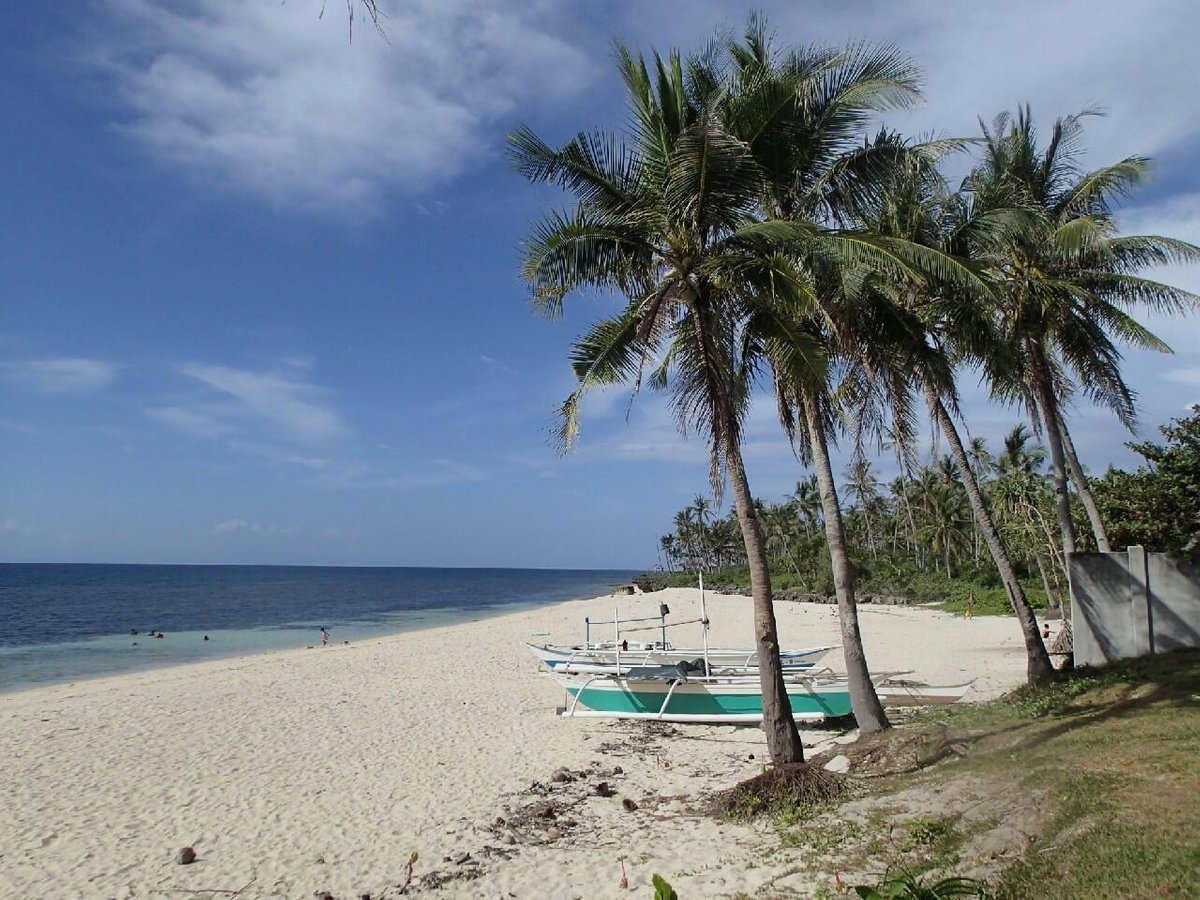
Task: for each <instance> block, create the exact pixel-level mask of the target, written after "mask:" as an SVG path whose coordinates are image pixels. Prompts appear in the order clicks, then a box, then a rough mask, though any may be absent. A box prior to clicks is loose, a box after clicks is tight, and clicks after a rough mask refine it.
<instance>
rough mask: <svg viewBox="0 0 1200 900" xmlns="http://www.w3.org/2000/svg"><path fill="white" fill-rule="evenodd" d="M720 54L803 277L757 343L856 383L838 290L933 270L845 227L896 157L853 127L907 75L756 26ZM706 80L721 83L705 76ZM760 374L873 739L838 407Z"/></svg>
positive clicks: (738, 126)
mask: <svg viewBox="0 0 1200 900" xmlns="http://www.w3.org/2000/svg"><path fill="white" fill-rule="evenodd" d="M727 49H728V50H729V53H730V55H731V56H732V59H733V78H732V85H731V88H730V97H731V100H730V103H729V104H728V105H727V107H726V120H727V122H728V123H729V130H730V131H731V132H733V133H734V134H736V135H738V136H739V137H741V138H742V140H743V141H744V142H745V143H746V145H747V146H748V147H749V148H750V152H751V153H752V154H753V156H754V158H755V159H756V160H757V162H758V163H759V165H760V166H761V168H762V171H763V173H764V178H763V181H762V185H761V187H762V193H761V195H760V204H761V207H762V211H763V216H764V217H765V218H767V219H769V220H772V221H775V222H781V223H782V222H787V223H791V224H792V225H793V226H798V228H799V230H800V231H801V232H802V233H804V234H806V235H807V239H805V240H797V241H795V242H793V246H791V247H790V248H789V253H790V254H791V255H792V256H793V257H794V258H795V259H796V260H797V263H798V266H799V272H800V274H801V275H802V276H803V283H802V285H801V287H802V288H803V289H804V290H805V291H807V292H808V293H809V294H810V296H811V297H812V301H813V303H814V309H813V313H812V314H811V315H808V316H806V317H803V318H797V319H796V320H795V321H794V322H792V323H791V324H790V325H789V326H787V327H786V328H785V329H783V330H781V329H780V328H779V323H778V322H777V321H772V322H771V323H769V324H770V328H767V329H764V331H762V332H761V333H760V339H761V340H762V341H763V343H764V345H765V346H766V347H767V348H768V351H771V350H778V349H780V348H781V347H782V348H787V347H788V346H794V345H796V344H799V345H801V346H803V345H807V344H812V343H816V344H818V345H819V346H821V347H824V348H825V350H826V354H827V355H829V356H830V357H831V359H833V360H836V361H837V363H838V365H839V367H841V368H842V369H843V370H844V371H849V372H850V376H851V377H850V381H852V382H853V381H854V380H856V379H857V380H858V381H859V383H865V381H866V380H869V373H868V372H867V371H866V370H867V369H869V368H871V366H870V365H869V364H866V363H865V357H867V356H870V354H871V353H872V352H874V346H873V345H874V344H875V340H874V337H872V336H868V335H867V333H866V332H867V328H865V327H864V322H865V321H866V319H868V318H871V317H870V316H864V315H863V312H864V308H863V306H862V305H861V304H860V303H857V302H856V301H857V300H858V299H860V298H856V297H852V296H850V295H848V294H847V293H846V288H847V286H848V284H850V283H851V282H852V281H853V280H854V279H855V278H856V277H859V276H861V274H862V273H863V272H864V271H883V272H891V273H896V272H898V271H908V270H909V269H910V267H912V266H913V265H914V263H915V262H917V261H918V260H919V261H920V262H922V263H925V264H928V263H932V265H933V266H934V267H935V268H937V267H941V265H942V264H941V262H940V261H936V260H931V259H930V257H928V256H926V255H922V254H920V253H917V252H916V250H917V248H912V247H908V246H906V245H905V246H901V245H900V244H896V243H889V242H881V241H875V240H873V239H872V238H871V236H870V235H866V234H864V233H862V232H861V231H860V230H856V229H852V228H848V227H847V226H848V225H850V224H852V222H850V221H849V220H850V218H851V213H852V210H853V207H854V205H855V203H857V202H858V201H859V200H861V198H862V197H863V196H864V195H869V194H870V193H871V191H872V190H873V188H874V181H875V179H876V178H877V177H878V174H879V172H880V171H881V170H883V169H884V168H886V166H887V165H889V164H890V162H891V161H892V160H893V159H894V158H895V157H896V155H897V154H896V148H895V147H894V146H891V145H873V144H867V145H865V146H864V145H863V143H862V138H863V134H864V129H865V126H866V124H867V123H868V121H869V120H870V118H871V117H872V116H873V115H875V114H876V113H878V112H879V111H881V110H886V109H890V108H895V107H901V106H906V105H909V104H911V103H913V102H915V101H916V100H918V99H919V96H920V94H919V91H918V89H917V73H916V70H915V67H914V66H913V65H912V63H911V62H910V61H909V60H908V59H907V58H906V57H905V56H904V55H903V54H901V53H900V52H899V51H897V50H895V49H894V48H890V47H871V46H866V45H859V46H853V47H849V48H846V49H842V50H821V49H810V50H807V51H804V52H803V53H800V52H791V53H786V54H777V53H776V52H775V51H774V49H773V48H772V46H771V40H770V37H769V35H768V33H767V30H766V25H765V22H764V21H763V20H762V19H761V18H757V17H755V18H752V19H751V21H750V24H749V26H748V28H747V30H746V34H745V36H744V39H743V40H742V41H741V42H730V44H729V45H728V47H727ZM709 78H710V80H712V81H714V82H717V83H719V82H720V81H721V75H720V73H713V72H712V70H710V75H709ZM914 257H915V258H914ZM872 324H878V323H877V322H873V323H872ZM868 327H869V326H868ZM768 355H770V353H768ZM771 364H772V366H773V374H774V377H775V384H776V395H777V400H778V401H779V409H780V417H781V421H782V423H783V425H784V428H785V430H786V431H787V433H788V435H789V437H790V438H792V439H793V440H794V441H796V440H799V441H802V444H801V445H800V447H799V449H800V452H801V456H802V457H803V458H805V459H806V460H809V461H811V465H812V468H813V472H814V475H815V477H816V479H817V483H818V485H819V488H820V493H821V501H822V508H823V514H824V524H825V536H826V544H827V546H828V551H829V554H830V561H831V567H832V572H833V580H834V585H835V589H836V593H837V598H838V613H839V619H840V621H841V628H842V647H843V653H844V655H845V661H846V669H847V675H848V677H849V680H850V689H851V699H852V701H853V706H854V714H855V717H856V719H857V720H858V723H859V726H860V728H861V729H862V730H863V731H864V732H868V733H869V732H872V731H878V730H881V729H883V728H886V727H888V721H887V717H886V715H885V714H884V711H883V707H882V705H881V704H880V703H879V699H878V696H877V695H876V693H875V690H874V687H873V685H872V683H871V680H870V675H869V673H868V670H867V664H866V656H865V653H864V651H863V646H862V635H861V632H860V629H859V625H858V612H857V607H856V598H855V589H854V568H853V565H852V563H851V562H850V557H849V554H848V552H847V549H846V543H845V533H844V531H845V530H844V524H843V521H842V514H841V509H840V505H839V503H838V498H837V488H836V485H835V483H834V479H833V472H832V468H831V465H830V459H829V442H830V440H831V439H832V437H833V435H834V429H835V423H836V421H837V417H838V412H839V401H838V400H837V399H836V398H835V396H834V388H833V386H832V385H831V383H830V382H829V380H828V379H826V378H816V379H814V378H813V377H812V372H811V370H810V371H807V372H803V373H796V372H793V371H789V360H788V359H787V358H786V357H783V358H780V357H778V356H773V357H772V358H771ZM856 437H857V435H856Z"/></svg>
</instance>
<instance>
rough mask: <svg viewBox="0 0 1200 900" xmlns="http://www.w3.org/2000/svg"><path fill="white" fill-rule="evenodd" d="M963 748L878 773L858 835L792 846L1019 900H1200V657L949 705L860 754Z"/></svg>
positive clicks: (816, 826) (832, 830) (831, 831)
mask: <svg viewBox="0 0 1200 900" xmlns="http://www.w3.org/2000/svg"><path fill="white" fill-rule="evenodd" d="M947 741H949V742H952V743H953V745H954V746H955V747H962V748H965V752H964V753H962V754H961V755H959V754H956V755H955V757H954V758H955V759H956V762H954V763H953V764H952V765H947V764H938V763H936V762H934V764H933V765H932V767H930V768H919V770H918V771H916V772H911V773H909V774H901V775H897V776H895V777H887V778H876V779H873V780H872V781H871V782H870V783H871V785H872V790H873V791H874V794H873V796H871V797H870V798H869V799H868V800H865V801H861V802H857V803H856V804H855V809H856V812H855V814H854V815H855V816H856V818H857V820H858V821H861V822H862V823H863V824H862V825H861V826H855V828H856V830H855V831H854V832H853V834H852V837H853V841H851V840H850V839H849V838H850V837H851V835H850V834H849V833H847V834H846V836H845V837H844V838H843V839H840V840H837V838H839V837H841V834H840V832H839V827H840V826H839V825H836V824H835V825H832V826H831V825H830V824H829V823H830V822H837V821H838V820H837V819H836V816H837V815H838V813H837V812H833V813H827V814H824V815H822V816H820V817H819V819H817V820H816V821H815V822H813V823H811V824H810V826H809V829H808V830H809V831H811V832H812V833H813V835H814V837H812V838H811V839H807V840H804V841H803V842H801V841H799V840H797V839H796V838H794V837H793V838H791V840H793V841H796V845H799V844H800V843H804V844H805V845H806V846H808V847H816V846H818V845H819V847H820V849H821V850H822V851H823V852H824V851H833V852H834V853H835V855H837V856H838V864H839V865H843V866H848V868H843V869H842V872H843V876H844V875H845V872H846V871H849V870H853V871H857V872H867V873H872V872H873V873H876V875H875V877H876V878H878V877H879V873H880V872H882V871H889V872H897V871H903V872H907V873H913V874H915V875H920V876H922V877H926V875H927V876H928V877H931V878H936V877H940V876H941V875H943V874H945V875H953V874H969V875H973V876H975V877H986V878H987V879H988V880H989V882H990V883H991V890H992V893H993V894H994V895H995V896H996V897H998V898H1004V900H1009V898H1011V900H1016V898H1025V897H1046V898H1063V900H1066V898H1075V897H1112V898H1118V897H1119V898H1126V897H1129V898H1140V897H1146V898H1149V897H1200V803H1198V802H1197V797H1198V796H1200V794H1198V785H1200V652H1197V651H1183V652H1178V653H1173V654H1164V655H1159V656H1154V657H1146V658H1142V659H1138V660H1129V661H1125V662H1122V663H1118V664H1115V665H1111V666H1106V667H1103V668H1096V669H1083V670H1080V671H1078V672H1075V673H1072V674H1070V675H1066V676H1062V677H1061V678H1059V679H1056V680H1054V681H1052V682H1050V683H1047V684H1042V685H1037V686H1031V687H1023V688H1021V689H1020V690H1018V691H1015V692H1013V693H1012V694H1010V695H1008V696H1006V697H1004V698H1001V699H1000V700H997V701H995V702H992V703H986V704H978V705H971V706H962V707H951V708H938V709H935V710H931V711H929V712H926V713H923V714H921V715H919V716H916V717H914V719H913V720H912V721H911V722H910V723H909V724H907V725H905V726H902V727H901V728H897V729H895V730H894V731H893V732H890V733H887V734H885V735H883V736H880V737H879V740H878V741H876V742H875V743H876V744H880V746H875V745H874V744H871V743H870V742H868V744H867V745H865V746H864V747H862V748H859V749H860V752H861V754H862V756H863V761H864V762H869V761H870V760H871V759H872V758H875V757H881V758H883V757H887V756H888V754H887V753H886V752H885V751H886V747H885V746H882V744H887V743H889V742H890V743H894V744H895V747H896V748H897V749H896V752H895V753H893V754H891V755H892V756H896V757H897V758H900V757H903V758H905V759H906V758H907V757H909V756H914V754H915V757H914V758H916V757H919V755H920V754H919V752H917V751H919V750H920V748H921V747H922V746H925V745H926V744H928V745H930V746H933V745H935V744H938V743H939V742H942V743H945V742H947ZM854 746H855V745H850V747H848V748H845V750H844V752H846V753H847V755H850V756H851V758H852V761H853V760H854V757H855V754H854ZM914 748H915V749H914ZM918 764H919V759H918ZM851 771H852V772H854V771H856V769H855V768H852V770H851ZM901 771H903V770H901ZM863 803H866V804H868V807H867V809H866V810H865V811H864V807H863ZM905 804H908V806H907V807H906V806H905ZM914 804H915V808H914ZM872 807H873V808H872ZM906 809H908V810H911V811H909V812H907V813H906V812H905V810H906ZM821 833H824V834H825V835H827V836H828V838H822V837H817V836H815V835H818V834H821ZM838 851H842V852H841V853H840V855H838ZM829 861H830V860H824V861H822V865H828V863H829ZM858 883H862V881H859V882H858Z"/></svg>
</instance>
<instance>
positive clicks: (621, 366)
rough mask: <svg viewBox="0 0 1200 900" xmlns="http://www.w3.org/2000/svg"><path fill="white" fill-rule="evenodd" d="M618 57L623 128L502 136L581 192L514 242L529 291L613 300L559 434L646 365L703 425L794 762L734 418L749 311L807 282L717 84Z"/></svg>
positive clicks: (772, 739)
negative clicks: (762, 215) (727, 117)
mask: <svg viewBox="0 0 1200 900" xmlns="http://www.w3.org/2000/svg"><path fill="white" fill-rule="evenodd" d="M618 59H619V68H620V72H621V76H622V79H623V80H624V83H625V87H626V89H627V93H628V101H629V105H630V108H631V113H632V117H633V131H632V135H631V136H630V137H629V139H628V141H625V140H622V139H621V138H618V137H615V136H604V135H596V134H581V135H579V136H578V137H576V138H575V139H574V140H572V141H570V142H568V143H567V144H566V145H565V146H564V147H562V148H561V149H559V150H554V149H552V148H551V147H549V146H548V145H546V144H545V143H544V142H543V141H541V140H540V139H539V138H537V137H536V136H535V135H534V134H533V133H532V132H530V131H529V130H528V129H519V130H517V131H516V132H514V133H513V134H512V135H510V138H509V141H510V147H511V149H512V153H513V156H514V159H515V162H516V165H517V167H518V169H519V170H520V171H521V172H522V173H523V174H524V175H526V176H527V177H528V178H529V179H530V180H532V181H538V182H551V183H555V184H558V185H559V186H561V187H562V188H565V189H566V190H568V191H570V192H571V193H573V194H574V195H575V197H576V199H577V201H578V205H577V207H576V208H575V210H574V211H572V212H570V213H559V212H554V213H550V214H549V215H548V216H547V217H546V218H545V219H544V220H543V221H542V222H541V223H540V224H539V225H537V226H535V228H534V231H533V234H532V235H531V237H530V238H529V240H528V242H527V244H526V246H525V264H524V274H525V277H526V279H527V280H528V281H529V283H530V285H531V288H532V293H533V299H534V304H535V306H536V307H538V308H540V309H541V310H542V311H543V312H545V313H547V314H550V315H558V314H559V313H560V312H561V309H562V305H563V300H564V298H565V296H566V295H567V294H569V293H571V292H572V291H575V290H587V289H593V288H603V289H609V290H611V291H612V292H613V293H614V294H616V295H618V296H621V297H623V298H624V299H625V305H624V308H623V309H621V310H620V311H619V312H618V313H617V314H616V315H614V316H612V317H610V318H606V319H603V320H601V321H600V322H598V323H596V324H595V325H593V326H592V327H591V328H590V329H589V330H588V331H587V333H585V334H584V335H583V336H581V337H580V338H578V339H577V340H576V341H575V343H574V345H573V349H572V353H571V361H572V365H573V368H574V370H575V375H576V379H577V387H576V389H575V391H574V392H572V394H571V395H570V396H569V397H568V398H567V400H566V402H565V403H564V404H563V406H562V408H561V426H560V430H559V438H560V440H561V442H562V444H563V446H564V447H567V446H569V445H570V444H571V442H572V441H573V440H574V439H575V437H576V436H577V434H578V410H579V404H580V400H581V397H582V396H583V394H584V393H585V392H586V391H588V390H589V389H591V388H594V387H596V386H601V385H608V384H615V383H628V382H633V383H634V384H635V385H638V386H640V385H641V384H642V382H643V376H646V382H647V383H648V384H649V385H650V386H651V387H653V388H660V389H665V390H667V391H668V392H669V398H670V402H671V405H672V407H673V409H674V412H675V414H676V416H677V418H678V421H679V422H680V424H681V426H682V427H685V428H688V429H691V430H694V431H696V432H697V433H699V434H702V435H703V436H704V437H705V438H706V439H707V442H708V444H709V449H710V458H711V470H710V474H711V480H712V486H713V491H714V493H715V494H718V495H719V493H720V491H721V488H722V486H723V485H722V480H723V479H722V475H724V477H725V478H727V479H728V482H729V487H730V490H731V492H732V494H733V504H734V509H735V511H736V514H737V518H738V523H739V525H740V527H741V532H742V540H743V543H744V545H745V549H746V556H747V561H748V564H749V569H750V580H751V585H752V594H753V606H754V624H755V638H756V643H757V650H758V655H759V659H760V660H761V661H762V666H761V668H760V673H761V681H762V698H763V727H764V730H765V731H766V737H767V745H768V749H769V752H770V754H771V757H772V759H773V761H774V762H775V763H776V764H787V763H794V762H800V761H803V759H804V750H803V746H802V744H801V742H800V736H799V733H798V732H797V730H796V724H795V721H794V720H793V718H792V715H791V710H790V707H789V704H788V700H787V694H786V692H785V689H784V683H783V674H782V669H781V667H780V662H779V641H778V636H777V629H776V623H775V613H774V608H773V605H772V595H771V582H770V576H769V572H768V566H767V555H766V548H765V543H764V541H763V535H762V528H761V525H760V523H759V520H758V517H757V512H756V509H755V506H754V503H753V501H752V497H751V493H750V487H749V483H748V481H747V477H746V470H745V466H744V464H743V461H742V452H741V427H742V419H743V416H744V414H745V411H746V409H747V405H748V403H749V397H750V390H751V385H752V376H753V375H754V372H755V360H754V359H753V358H752V357H751V356H750V355H749V354H751V353H752V352H753V348H750V347H749V346H748V345H747V343H746V342H745V341H744V340H743V339H742V338H743V335H744V332H745V329H746V323H747V322H748V321H750V320H751V319H757V320H760V321H761V320H770V319H772V318H784V317H785V314H786V317H787V318H790V317H792V316H794V315H797V314H799V313H800V311H801V309H802V304H803V302H804V297H803V295H802V294H800V293H799V292H796V291H791V290H788V289H787V286H788V285H792V284H796V283H798V278H797V275H796V273H795V272H794V271H793V270H792V268H791V265H790V263H789V261H788V259H787V257H786V256H784V255H783V254H781V253H779V248H778V245H777V244H778V240H777V235H778V229H775V230H772V229H770V228H765V227H763V225H762V224H761V223H760V221H759V217H758V215H757V213H758V210H757V208H756V205H755V200H756V199H757V198H758V197H759V196H761V194H762V187H761V183H760V182H761V179H762V175H761V171H760V169H759V167H758V165H757V164H756V162H755V160H754V158H753V155H752V154H751V152H750V148H748V147H747V145H746V144H745V142H743V141H741V140H739V139H738V138H737V137H736V136H735V135H733V134H730V133H729V132H728V131H727V130H726V129H725V128H724V127H723V125H722V122H721V117H720V116H719V115H718V111H719V106H720V104H721V103H722V102H723V101H724V99H725V98H724V95H723V92H722V91H721V90H720V89H719V88H718V87H717V86H715V85H712V84H708V83H705V81H704V80H703V79H701V78H698V77H696V72H697V71H698V70H697V67H696V66H693V65H689V67H688V71H689V77H686V78H685V75H684V66H683V63H682V61H681V59H680V57H679V55H678V54H677V53H672V54H671V55H670V57H669V58H668V59H665V60H664V59H663V58H661V57H660V56H658V55H657V54H655V56H654V58H653V66H654V76H653V78H652V77H651V74H650V72H649V71H648V69H647V65H646V62H645V60H643V59H641V58H635V57H634V56H633V55H632V54H631V53H630V52H629V51H628V50H627V49H626V48H624V47H619V48H618ZM791 360H792V362H793V364H794V365H795V366H796V367H797V369H803V368H805V367H811V368H819V367H820V360H819V358H818V357H817V356H816V355H815V354H814V353H813V352H811V348H806V347H799V346H797V347H794V348H793V352H792V357H791ZM647 369H649V371H648V372H647Z"/></svg>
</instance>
